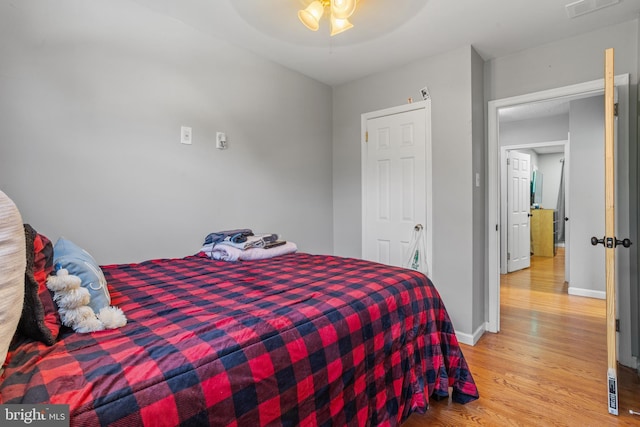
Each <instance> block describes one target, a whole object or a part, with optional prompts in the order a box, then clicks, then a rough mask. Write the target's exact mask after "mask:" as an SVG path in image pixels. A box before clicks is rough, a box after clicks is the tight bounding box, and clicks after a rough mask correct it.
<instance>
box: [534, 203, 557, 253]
mask: <svg viewBox="0 0 640 427" xmlns="http://www.w3.org/2000/svg"><path fill="white" fill-rule="evenodd" d="M531 214H532V215H533V216H532V217H531V252H532V253H533V255H535V256H551V257H552V256H554V255H555V254H556V233H557V229H558V228H557V215H556V211H555V210H554V209H531Z"/></svg>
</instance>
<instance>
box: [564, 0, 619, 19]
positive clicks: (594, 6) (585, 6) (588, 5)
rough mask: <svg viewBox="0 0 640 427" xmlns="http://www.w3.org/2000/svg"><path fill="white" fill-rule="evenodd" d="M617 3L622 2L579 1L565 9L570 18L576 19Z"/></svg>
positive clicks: (606, 0) (616, 0)
mask: <svg viewBox="0 0 640 427" xmlns="http://www.w3.org/2000/svg"><path fill="white" fill-rule="evenodd" d="M616 3H620V0H578V1H574V2H573V3H569V4H568V5H566V6H565V9H566V10H567V16H568V17H569V18H575V17H577V16H580V15H585V14H587V13H591V12H593V11H596V10H598V9H602V8H603V7H607V6H612V5H614V4H616Z"/></svg>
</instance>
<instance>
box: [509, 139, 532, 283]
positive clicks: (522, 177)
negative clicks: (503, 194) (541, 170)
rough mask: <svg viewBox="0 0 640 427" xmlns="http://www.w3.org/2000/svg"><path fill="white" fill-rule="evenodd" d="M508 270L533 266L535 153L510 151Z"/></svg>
mask: <svg viewBox="0 0 640 427" xmlns="http://www.w3.org/2000/svg"><path fill="white" fill-rule="evenodd" d="M507 192H508V196H507V213H508V215H507V222H508V229H507V271H508V272H512V271H516V270H522V269H523V268H527V267H529V266H530V265H531V227H530V222H531V221H530V217H531V211H530V209H531V156H530V155H529V154H526V153H521V152H518V151H509V155H508V157H507Z"/></svg>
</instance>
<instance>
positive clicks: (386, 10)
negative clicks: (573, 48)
mask: <svg viewBox="0 0 640 427" xmlns="http://www.w3.org/2000/svg"><path fill="white" fill-rule="evenodd" d="M132 1H135V2H136V3H138V4H141V5H144V6H146V7H148V8H149V9H152V10H154V11H156V12H159V13H162V14H166V15H168V16H171V17H172V18H174V19H177V20H180V21H182V22H183V23H185V24H187V25H190V26H192V27H194V28H197V29H198V30H199V31H202V32H205V33H207V34H210V35H211V36H214V37H217V38H221V39H224V40H227V41H229V42H230V43H233V44H235V45H238V46H240V47H243V48H246V49H248V50H250V51H253V52H255V53H257V54H260V55H262V56H264V57H266V58H268V59H270V60H273V61H275V62H277V63H280V64H282V65H284V66H286V67H288V68H290V69H293V70H296V71H299V72H301V73H303V74H305V75H308V76H310V77H312V78H314V79H316V80H318V81H321V82H323V83H326V84H328V85H332V86H335V85H339V84H342V83H345V82H349V81H352V80H355V79H358V78H361V77H364V76H366V75H369V74H373V73H376V72H380V71H384V70H385V69H388V68H395V67H397V66H398V65H399V64H405V63H409V62H412V61H414V60H416V59H419V58H425V57H429V56H432V55H436V54H438V53H443V52H447V51H450V50H453V49H457V48H460V47H462V46H465V45H472V46H474V48H475V49H476V50H477V51H478V53H479V54H480V55H481V56H482V57H483V59H485V60H488V59H492V58H495V57H500V56H503V55H507V54H510V53H514V52H517V51H520V50H523V49H526V48H529V47H533V46H537V45H541V44H544V43H548V42H551V41H554V40H559V39H563V38H568V37H572V36H575V35H578V34H581V33H584V32H588V31H592V30H595V29H598V28H601V27H605V26H608V25H612V24H616V23H620V22H624V21H628V20H631V19H634V18H636V17H637V16H638V14H639V13H640V0H620V2H619V3H618V4H615V5H613V6H609V7H605V8H603V9H600V10H597V11H595V12H593V13H589V14H586V15H582V16H579V17H576V18H573V19H569V18H568V16H567V12H566V10H565V5H566V4H568V3H571V2H573V0H394V1H392V0H359V1H358V7H357V9H356V12H355V14H354V16H353V17H352V19H351V21H352V23H353V24H354V28H353V29H351V30H349V31H346V32H344V33H342V34H339V35H337V36H334V37H330V36H329V31H328V28H327V25H326V17H325V18H323V19H322V25H321V27H320V30H319V31H317V32H312V31H309V30H308V29H306V28H305V27H304V26H303V25H302V24H301V23H300V22H299V21H298V18H297V12H298V10H299V9H301V8H304V7H305V6H306V5H308V4H309V3H310V2H311V0H132ZM583 1H585V2H594V3H595V2H596V0H583Z"/></svg>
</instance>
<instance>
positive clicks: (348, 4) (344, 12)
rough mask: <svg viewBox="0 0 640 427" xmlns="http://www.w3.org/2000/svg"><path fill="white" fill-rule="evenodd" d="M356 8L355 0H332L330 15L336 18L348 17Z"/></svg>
mask: <svg viewBox="0 0 640 427" xmlns="http://www.w3.org/2000/svg"><path fill="white" fill-rule="evenodd" d="M355 10H356V0H332V1H331V15H332V16H334V17H335V18H336V19H348V18H349V17H350V16H351V15H353V12H355Z"/></svg>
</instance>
